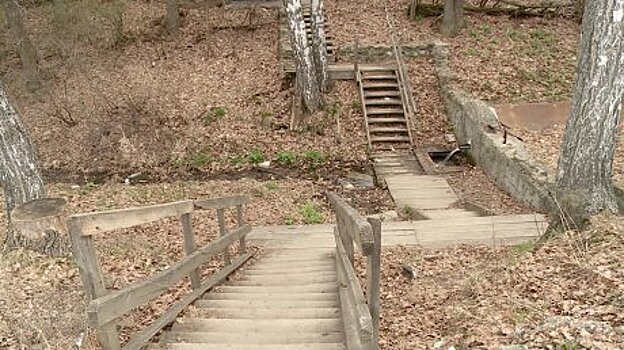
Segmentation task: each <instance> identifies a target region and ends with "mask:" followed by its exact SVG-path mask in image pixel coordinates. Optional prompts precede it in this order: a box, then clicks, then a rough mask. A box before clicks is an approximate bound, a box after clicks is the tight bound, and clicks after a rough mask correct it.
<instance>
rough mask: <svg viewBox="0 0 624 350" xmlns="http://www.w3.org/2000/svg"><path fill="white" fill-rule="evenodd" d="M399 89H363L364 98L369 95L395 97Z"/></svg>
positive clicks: (398, 93)
mask: <svg viewBox="0 0 624 350" xmlns="http://www.w3.org/2000/svg"><path fill="white" fill-rule="evenodd" d="M400 95H401V93H400V92H399V90H380V91H365V92H364V98H369V97H396V96H400Z"/></svg>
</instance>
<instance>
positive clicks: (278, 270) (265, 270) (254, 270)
mask: <svg viewBox="0 0 624 350" xmlns="http://www.w3.org/2000/svg"><path fill="white" fill-rule="evenodd" d="M334 269H335V267H332V266H331V265H330V266H324V265H321V266H300V267H298V268H296V269H293V268H292V267H291V268H288V267H287V266H278V267H270V266H269V267H267V266H252V267H250V268H248V269H245V270H244V271H245V272H246V273H251V274H289V273H295V274H301V273H323V272H327V271H334Z"/></svg>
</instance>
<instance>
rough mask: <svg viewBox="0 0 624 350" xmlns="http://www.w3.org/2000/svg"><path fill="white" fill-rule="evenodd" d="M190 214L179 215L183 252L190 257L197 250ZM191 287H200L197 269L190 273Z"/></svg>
mask: <svg viewBox="0 0 624 350" xmlns="http://www.w3.org/2000/svg"><path fill="white" fill-rule="evenodd" d="M192 218H193V217H192V216H191V213H186V214H182V215H180V222H181V223H182V232H183V233H184V252H185V253H186V255H190V254H191V253H193V252H194V251H195V250H197V244H196V243H195V235H194V234H193V220H192ZM190 278H191V286H192V287H193V289H197V288H199V287H200V286H201V277H200V275H199V269H195V271H193V272H191V274H190Z"/></svg>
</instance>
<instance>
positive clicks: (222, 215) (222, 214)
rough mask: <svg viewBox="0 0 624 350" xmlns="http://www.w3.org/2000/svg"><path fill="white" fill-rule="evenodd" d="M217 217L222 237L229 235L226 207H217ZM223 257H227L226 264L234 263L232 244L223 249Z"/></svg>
mask: <svg viewBox="0 0 624 350" xmlns="http://www.w3.org/2000/svg"><path fill="white" fill-rule="evenodd" d="M217 217H218V220H219V232H220V234H221V237H223V236H225V235H227V227H226V225H225V209H217ZM223 258H224V259H225V265H230V264H231V263H232V258H231V257H230V246H227V247H226V248H225V249H224V250H223Z"/></svg>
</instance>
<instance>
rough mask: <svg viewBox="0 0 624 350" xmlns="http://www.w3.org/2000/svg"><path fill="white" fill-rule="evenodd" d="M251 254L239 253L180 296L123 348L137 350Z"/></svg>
mask: <svg viewBox="0 0 624 350" xmlns="http://www.w3.org/2000/svg"><path fill="white" fill-rule="evenodd" d="M251 256H252V254H251V253H247V254H244V255H241V256H240V257H238V258H237V259H235V260H234V261H233V262H232V264H230V265H228V266H226V267H224V268H222V269H221V270H219V271H218V272H217V273H215V274H214V275H212V276H211V277H210V278H209V279H208V280H207V281H206V283H204V284H203V285H202V286H201V287H200V288H198V289H196V290H194V291H193V292H191V293H189V294H187V295H185V296H184V297H182V298H181V299H180V300H179V301H178V302H176V303H175V304H173V305H172V306H171V307H170V308H169V310H167V312H165V313H164V314H163V315H162V316H160V317H159V318H158V319H157V320H156V321H154V323H152V324H151V325H150V326H149V327H147V328H145V329H144V330H142V331H141V332H139V333H138V334H137V335H136V336H135V337H133V338H132V339H131V340H130V341H129V342H128V343H127V344H126V345H125V346H124V347H123V350H139V349H141V348H142V347H143V346H145V344H147V342H149V340H150V339H151V338H152V337H153V336H154V335H155V334H156V333H158V332H159V331H160V330H161V329H162V328H164V327H165V326H167V325H168V324H170V323H172V322H173V321H175V319H176V317H177V316H178V314H179V313H180V312H182V310H184V308H185V307H187V306H188V305H189V304H191V303H192V302H193V301H195V300H196V299H198V298H199V297H201V296H202V294H204V293H205V292H206V291H208V290H209V289H211V288H213V287H215V286H217V285H219V284H221V283H223V281H225V279H226V278H227V276H229V275H230V274H231V273H232V272H234V271H235V270H236V269H237V268H239V267H240V266H241V265H242V264H244V263H245V262H246V261H247V260H249V258H251Z"/></svg>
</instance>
